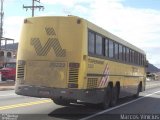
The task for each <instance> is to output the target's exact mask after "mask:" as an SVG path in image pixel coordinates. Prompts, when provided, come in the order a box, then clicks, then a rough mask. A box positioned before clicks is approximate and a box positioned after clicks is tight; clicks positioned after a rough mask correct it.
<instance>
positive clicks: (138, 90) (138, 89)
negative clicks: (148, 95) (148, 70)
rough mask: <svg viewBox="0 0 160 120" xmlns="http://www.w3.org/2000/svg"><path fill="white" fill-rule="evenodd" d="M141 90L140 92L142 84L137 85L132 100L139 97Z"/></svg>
mask: <svg viewBox="0 0 160 120" xmlns="http://www.w3.org/2000/svg"><path fill="white" fill-rule="evenodd" d="M141 90H142V83H139V84H138V88H137V92H136V94H135V95H134V98H137V97H139V93H140V92H141Z"/></svg>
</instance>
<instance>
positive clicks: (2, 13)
mask: <svg viewBox="0 0 160 120" xmlns="http://www.w3.org/2000/svg"><path fill="white" fill-rule="evenodd" d="M3 2H4V0H1V12H0V17H1V18H0V19H1V20H0V49H1V45H2V37H3V17H4V12H3Z"/></svg>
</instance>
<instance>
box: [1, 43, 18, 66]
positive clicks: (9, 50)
mask: <svg viewBox="0 0 160 120" xmlns="http://www.w3.org/2000/svg"><path fill="white" fill-rule="evenodd" d="M17 49H18V43H14V44H7V45H6V46H2V47H1V49H0V67H3V66H4V64H5V63H8V62H16V58H17Z"/></svg>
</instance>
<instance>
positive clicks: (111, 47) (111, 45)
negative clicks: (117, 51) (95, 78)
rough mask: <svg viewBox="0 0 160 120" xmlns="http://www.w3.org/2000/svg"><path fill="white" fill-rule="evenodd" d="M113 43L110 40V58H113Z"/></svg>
mask: <svg viewBox="0 0 160 120" xmlns="http://www.w3.org/2000/svg"><path fill="white" fill-rule="evenodd" d="M113 57H114V55H113V41H111V40H109V58H113Z"/></svg>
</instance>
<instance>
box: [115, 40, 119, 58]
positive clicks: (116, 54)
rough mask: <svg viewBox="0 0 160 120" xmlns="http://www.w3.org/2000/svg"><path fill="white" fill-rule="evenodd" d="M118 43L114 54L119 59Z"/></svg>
mask: <svg viewBox="0 0 160 120" xmlns="http://www.w3.org/2000/svg"><path fill="white" fill-rule="evenodd" d="M118 46H119V45H118V43H114V55H115V59H116V60H118V59H119V51H118V48H119V47H118Z"/></svg>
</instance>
